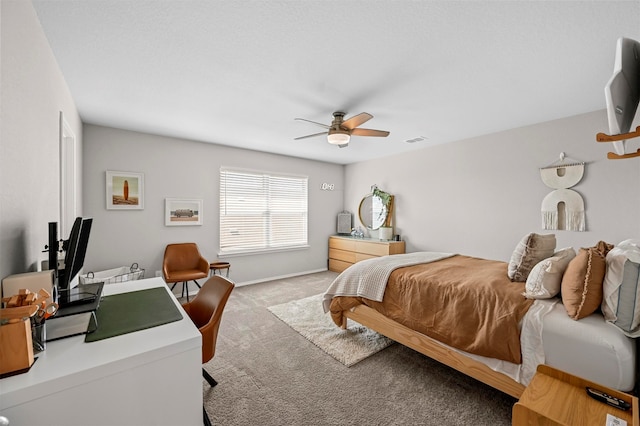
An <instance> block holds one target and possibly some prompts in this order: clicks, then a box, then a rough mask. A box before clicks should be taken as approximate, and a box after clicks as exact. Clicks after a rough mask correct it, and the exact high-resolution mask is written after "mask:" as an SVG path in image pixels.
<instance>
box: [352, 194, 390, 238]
mask: <svg viewBox="0 0 640 426" xmlns="http://www.w3.org/2000/svg"><path fill="white" fill-rule="evenodd" d="M358 212H359V215H360V222H362V224H363V225H364V226H365V227H366V228H367V229H371V230H376V229H378V228H380V227H381V226H382V225H383V224H384V222H385V220H386V219H387V206H385V205H384V203H383V202H382V199H381V198H380V197H378V196H377V195H373V194H369V195H367V196H366V197H364V198H363V199H362V201H360V207H359V208H358Z"/></svg>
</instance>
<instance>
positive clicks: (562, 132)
mask: <svg viewBox="0 0 640 426" xmlns="http://www.w3.org/2000/svg"><path fill="white" fill-rule="evenodd" d="M603 100H604V98H603ZM635 125H638V124H635ZM607 129H608V125H607V121H606V113H605V111H604V110H603V111H597V112H593V113H589V114H584V115H579V116H575V117H570V118H566V119H562V120H556V121H551V122H546V123H540V124H536V125H533V126H528V127H523V128H518V129H513V130H509V131H504V132H500V133H494V134H490V135H485V136H479V137H475V138H471V139H467V140H462V141H459V142H455V143H451V144H446V145H437V146H433V147H428V148H425V149H424V150H421V151H418V152H412V153H410V154H403V155H398V156H393V157H389V158H385V159H382V160H376V161H368V162H363V163H358V164H352V165H349V166H347V167H346V171H345V182H346V184H347V186H346V188H345V206H346V208H347V209H348V210H351V211H353V212H356V211H357V208H358V203H359V202H360V199H361V198H362V197H363V196H364V195H366V194H367V193H368V192H370V187H371V185H372V184H377V185H378V186H379V187H380V188H381V189H383V190H386V191H387V192H390V193H392V194H394V195H395V198H396V209H395V211H396V215H395V219H396V220H395V227H396V233H399V234H401V235H402V237H403V239H404V240H405V241H406V242H407V251H419V250H433V251H445V252H454V253H461V254H468V255H473V256H481V257H486V258H490V259H499V260H509V257H510V255H511V252H512V251H513V248H514V247H515V245H516V243H517V242H518V241H519V240H520V238H521V237H522V236H523V235H524V234H526V233H528V232H538V233H551V232H555V234H556V236H557V241H558V246H559V247H567V246H572V247H575V248H578V247H587V246H592V245H594V244H595V243H597V242H598V241H599V240H604V241H607V242H609V243H618V242H620V241H621V240H624V239H627V238H640V221H639V220H638V217H639V216H638V213H639V212H640V189H639V188H640V159H638V158H633V159H626V160H608V159H607V158H606V153H607V152H608V151H609V150H613V147H611V146H607V144H602V143H597V142H596V141H595V135H596V133H597V132H603V131H604V132H606V131H607ZM627 144H628V146H630V147H634V148H633V150H635V149H636V148H637V147H638V141H628V142H627ZM560 152H565V153H566V155H567V156H568V157H570V158H573V159H576V160H580V161H584V162H586V163H587V165H586V168H585V176H584V177H583V179H582V181H581V182H580V183H578V184H577V185H576V186H575V187H573V188H572V189H574V190H576V191H577V192H579V193H580V194H581V195H582V197H583V199H584V201H585V209H586V221H587V231H586V232H570V231H543V230H542V229H541V215H540V206H541V203H542V199H543V198H544V197H545V195H547V194H548V193H549V192H551V188H548V187H547V186H545V185H544V184H543V182H542V180H541V178H540V173H539V170H538V169H539V168H540V167H544V166H546V165H549V164H551V163H553V162H554V161H556V160H558V158H559V154H560Z"/></svg>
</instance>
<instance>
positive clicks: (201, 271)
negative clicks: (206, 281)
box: [162, 243, 209, 301]
mask: <svg viewBox="0 0 640 426" xmlns="http://www.w3.org/2000/svg"><path fill="white" fill-rule="evenodd" d="M162 274H163V275H164V281H165V282H166V283H167V284H171V283H173V286H172V287H171V291H173V288H174V287H175V286H176V284H177V283H179V282H181V283H182V297H184V293H185V291H186V293H187V301H189V285H188V282H189V281H193V282H194V283H196V285H197V286H198V288H200V284H198V281H196V280H197V279H200V278H207V276H208V275H209V262H208V261H207V259H205V258H204V257H202V255H201V254H200V251H199V250H198V246H197V245H196V244H195V243H180V244H169V245H168V246H167V247H166V248H165V249H164V259H163V261H162Z"/></svg>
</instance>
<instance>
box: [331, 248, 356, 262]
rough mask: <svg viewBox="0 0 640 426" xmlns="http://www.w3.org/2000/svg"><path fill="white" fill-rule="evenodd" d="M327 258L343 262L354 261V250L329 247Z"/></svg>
mask: <svg viewBox="0 0 640 426" xmlns="http://www.w3.org/2000/svg"><path fill="white" fill-rule="evenodd" d="M329 259H337V260H342V261H344V262H350V263H356V252H353V251H346V250H338V249H335V248H330V249H329Z"/></svg>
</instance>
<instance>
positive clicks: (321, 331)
mask: <svg viewBox="0 0 640 426" xmlns="http://www.w3.org/2000/svg"><path fill="white" fill-rule="evenodd" d="M268 309H269V311H271V313H272V314H274V315H275V316H277V317H278V318H280V319H281V320H282V321H283V322H284V323H285V324H287V325H288V326H289V327H291V328H293V329H294V330H295V331H297V332H298V333H300V334H301V335H303V336H304V337H306V338H307V339H308V340H309V341H310V342H311V343H313V344H314V345H316V346H317V347H318V348H320V349H322V350H323V351H325V352H326V353H327V354H329V355H331V356H332V357H334V358H335V359H336V360H338V361H340V362H341V363H343V364H344V365H346V366H347V367H351V366H352V365H354V364H356V363H358V362H360V361H362V360H363V359H365V358H368V357H370V356H371V355H373V354H375V353H377V352H380V351H381V350H382V349H384V348H386V347H388V346H389V345H391V344H392V343H393V340H391V339H388V338H387V337H385V336H383V335H381V334H378V333H376V332H375V331H373V330H370V329H368V328H367V327H364V326H362V325H360V324H357V323H355V322H352V321H351V320H348V322H347V329H346V330H343V329H342V328H340V327H338V326H336V324H335V323H334V322H333V321H332V320H331V315H329V314H328V313H327V314H325V313H324V311H323V309H322V294H316V295H315V296H311V297H305V298H304V299H300V300H293V301H291V302H287V303H283V304H280V305H276V306H270V307H269V308H268Z"/></svg>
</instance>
